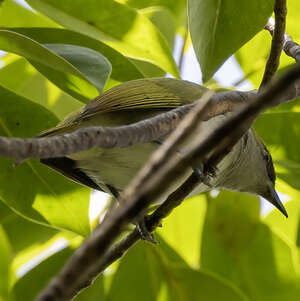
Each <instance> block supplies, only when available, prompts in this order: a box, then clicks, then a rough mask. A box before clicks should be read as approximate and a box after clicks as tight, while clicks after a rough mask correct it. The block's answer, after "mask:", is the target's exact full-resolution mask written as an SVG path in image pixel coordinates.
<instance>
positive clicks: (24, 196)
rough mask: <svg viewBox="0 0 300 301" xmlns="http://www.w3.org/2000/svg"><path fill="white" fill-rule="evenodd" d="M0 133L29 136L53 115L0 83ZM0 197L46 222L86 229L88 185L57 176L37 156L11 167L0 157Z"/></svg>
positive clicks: (49, 123) (47, 124)
mask: <svg viewBox="0 0 300 301" xmlns="http://www.w3.org/2000/svg"><path fill="white" fill-rule="evenodd" d="M0 96H1V106H0V135H1V136H8V137H12V136H16V137H24V136H26V137H33V136H35V135H36V134H38V133H39V132H40V131H42V130H44V129H46V128H49V127H52V126H53V125H55V123H56V122H57V119H56V118H55V117H54V116H53V114H51V113H50V112H49V111H47V110H46V109H44V108H43V107H42V106H40V105H38V104H35V103H32V102H30V101H29V100H27V99H25V98H22V97H20V96H17V95H16V94H13V93H12V92H10V91H8V90H6V89H4V88H1V87H0ZM0 165H1V170H2V172H1V174H0V183H1V185H0V197H1V199H2V200H3V201H4V202H5V203H6V204H7V205H8V206H9V207H11V208H13V209H14V210H15V211H17V212H18V213H19V214H21V215H23V216H25V217H27V218H29V219H31V220H34V221H37V222H39V223H44V224H47V225H53V226H55V227H59V228H63V229H69V230H72V231H74V232H77V233H80V234H83V235H87V234H88V233H89V228H90V227H89V218H88V210H89V209H88V208H89V194H90V192H89V189H87V188H83V187H81V186H79V185H77V184H74V183H72V182H70V181H69V180H67V179H65V178H63V177H61V176H59V175H58V174H56V173H55V172H53V171H51V170H50V169H49V168H47V167H46V166H42V165H41V164H40V163H39V162H38V161H37V160H28V161H26V162H24V163H23V164H21V165H20V166H18V167H16V168H14V167H13V160H11V159H4V158H2V159H0Z"/></svg>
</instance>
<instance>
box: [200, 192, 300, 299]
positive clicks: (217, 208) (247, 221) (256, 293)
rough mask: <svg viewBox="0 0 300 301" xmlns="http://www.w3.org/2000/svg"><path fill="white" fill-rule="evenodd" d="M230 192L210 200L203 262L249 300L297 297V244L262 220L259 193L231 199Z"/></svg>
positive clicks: (204, 235)
mask: <svg viewBox="0 0 300 301" xmlns="http://www.w3.org/2000/svg"><path fill="white" fill-rule="evenodd" d="M228 197H229V195H227V197H225V198H224V199H222V196H221V195H220V196H218V199H212V200H211V201H210V203H209V206H208V214H207V217H206V222H205V226H204V230H203V242H202V255H201V267H203V268H204V269H208V270H211V271H213V272H214V273H217V274H218V275H221V276H222V277H224V278H226V279H227V280H229V281H231V282H233V283H234V284H235V285H236V286H238V287H239V288H240V289H242V290H243V292H244V293H245V294H246V295H247V296H249V299H250V300H270V301H271V300H278V301H279V300H282V299H285V300H293V298H296V296H297V295H298V294H299V289H300V285H299V276H298V275H299V274H298V273H299V269H298V266H297V264H295V252H294V250H293V248H291V246H290V245H289V244H288V243H287V242H286V241H285V240H283V239H282V238H281V237H279V236H278V235H277V234H276V233H273V232H272V231H271V230H270V228H268V227H267V226H266V225H265V224H263V223H261V222H260V220H259V216H258V209H259V208H258V206H257V201H255V198H253V197H247V198H244V197H241V198H237V199H235V200H234V199H233V200H232V202H229V204H228V201H229V200H230V199H228ZM234 201H236V202H237V204H236V205H234V203H235V202H234ZM251 201H252V202H254V203H253V204H251ZM255 203H256V204H255ZM282 219H285V217H283V216H282ZM275 284H276V285H275Z"/></svg>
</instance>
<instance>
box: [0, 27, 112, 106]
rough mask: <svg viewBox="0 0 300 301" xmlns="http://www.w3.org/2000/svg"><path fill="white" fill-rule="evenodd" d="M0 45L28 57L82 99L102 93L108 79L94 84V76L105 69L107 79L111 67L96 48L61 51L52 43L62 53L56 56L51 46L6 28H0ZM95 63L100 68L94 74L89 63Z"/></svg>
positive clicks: (66, 89) (75, 47)
mask: <svg viewBox="0 0 300 301" xmlns="http://www.w3.org/2000/svg"><path fill="white" fill-rule="evenodd" d="M0 48H1V49H2V50H5V51H8V52H12V53H15V54H18V55H20V56H23V57H25V58H26V59H27V60H29V61H30V62H31V64H33V65H34V67H35V68H37V69H38V70H39V71H40V72H41V73H43V74H44V75H45V76H46V77H47V78H49V79H50V80H52V81H53V82H54V83H55V84H56V85H58V86H59V87H60V88H61V89H63V90H64V91H66V92H67V93H69V94H71V95H72V96H74V97H75V98H78V99H79V100H81V101H87V100H90V99H91V98H93V97H95V96H97V95H98V94H99V92H100V91H101V88H102V87H103V86H104V83H105V81H106V80H105V81H104V82H101V81H99V83H98V84H97V86H96V87H95V85H94V84H95V83H96V82H97V79H96V77H94V76H95V75H96V76H97V75H100V74H101V73H102V72H103V73H104V74H106V76H105V78H106V79H107V77H108V75H109V74H110V70H111V66H110V64H109V62H108V61H107V60H106V59H105V58H104V57H103V56H102V55H101V54H99V53H98V52H96V51H94V50H91V49H88V48H83V47H79V46H63V45H61V46H60V50H58V46H56V47H55V46H52V48H55V49H56V51H57V52H59V54H60V55H57V54H56V53H55V52H53V51H50V50H49V48H51V46H49V45H48V48H46V47H45V46H43V45H41V44H39V43H38V42H36V41H34V40H32V39H30V38H28V37H26V36H24V35H21V34H19V33H16V32H14V31H11V30H6V29H2V30H0ZM68 60H70V61H68ZM92 62H94V65H96V66H99V67H100V68H101V69H99V70H96V71H94V72H96V73H94V72H93V73H92V74H91V72H90V71H89V69H87V68H86V66H87V65H91V64H92ZM74 63H75V65H74ZM78 67H79V68H78ZM100 78H101V77H100ZM91 79H93V80H92V82H91ZM102 79H103V78H102Z"/></svg>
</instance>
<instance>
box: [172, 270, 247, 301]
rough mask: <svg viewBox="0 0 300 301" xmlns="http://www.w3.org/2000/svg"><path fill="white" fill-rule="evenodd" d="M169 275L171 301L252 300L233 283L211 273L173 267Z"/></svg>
mask: <svg viewBox="0 0 300 301" xmlns="http://www.w3.org/2000/svg"><path fill="white" fill-rule="evenodd" d="M168 274H169V277H168V278H167V284H168V293H169V300H178V301H186V300H189V301H196V300H201V301H215V300H228V301H249V300H250V299H248V298H247V297H246V296H245V295H244V294H243V293H242V292H241V291H240V290H239V289H238V288H237V287H235V286H234V285H233V284H232V283H230V282H229V281H225V280H224V279H222V278H220V277H218V276H216V275H214V274H212V273H209V272H205V271H196V270H192V269H189V268H174V267H173V268H172V269H170V270H169V271H168Z"/></svg>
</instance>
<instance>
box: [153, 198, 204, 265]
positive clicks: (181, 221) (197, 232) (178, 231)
mask: <svg viewBox="0 0 300 301" xmlns="http://www.w3.org/2000/svg"><path fill="white" fill-rule="evenodd" d="M205 212H206V202H205V197H204V196H197V197H193V198H190V199H187V200H185V201H184V202H183V203H182V204H181V205H180V207H178V208H176V209H175V210H174V211H173V212H172V214H171V215H170V216H168V218H166V219H165V220H163V227H162V228H158V230H157V232H158V233H159V234H160V235H161V236H162V237H163V238H164V239H165V240H166V242H168V243H169V244H170V246H172V248H174V250H175V251H176V252H178V253H179V254H180V256H182V257H183V258H184V259H185V260H186V261H187V262H188V263H189V264H190V265H191V266H195V265H197V264H198V262H199V253H200V252H199V247H200V242H201V233H202V227H203V222H204V217H205Z"/></svg>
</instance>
